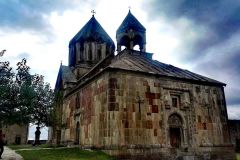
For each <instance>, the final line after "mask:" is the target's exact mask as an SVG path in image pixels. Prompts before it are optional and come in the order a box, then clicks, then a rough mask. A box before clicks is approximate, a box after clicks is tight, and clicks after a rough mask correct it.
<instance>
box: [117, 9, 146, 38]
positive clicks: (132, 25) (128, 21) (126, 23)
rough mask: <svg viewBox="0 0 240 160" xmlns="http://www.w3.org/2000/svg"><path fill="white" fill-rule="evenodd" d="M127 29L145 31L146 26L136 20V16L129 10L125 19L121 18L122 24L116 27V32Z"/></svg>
mask: <svg viewBox="0 0 240 160" xmlns="http://www.w3.org/2000/svg"><path fill="white" fill-rule="evenodd" d="M128 29H133V30H135V31H140V32H146V28H145V27H144V26H143V25H142V24H141V23H140V22H139V21H138V20H137V18H136V17H135V16H134V15H133V14H132V13H131V11H130V10H129V12H128V14H127V16H126V17H125V19H124V20H123V22H122V24H121V25H120V26H119V28H118V29H117V34H118V33H122V32H125V31H126V30H128Z"/></svg>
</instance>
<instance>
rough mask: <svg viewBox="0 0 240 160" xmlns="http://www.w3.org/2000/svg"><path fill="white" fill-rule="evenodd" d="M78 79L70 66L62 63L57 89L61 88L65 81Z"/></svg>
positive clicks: (73, 81)
mask: <svg viewBox="0 0 240 160" xmlns="http://www.w3.org/2000/svg"><path fill="white" fill-rule="evenodd" d="M76 82H77V79H76V77H75V75H74V74H73V73H72V71H71V69H70V67H68V66H64V65H62V63H61V65H60V67H59V71H58V76H57V81H56V84H55V90H59V89H61V87H62V85H63V83H76Z"/></svg>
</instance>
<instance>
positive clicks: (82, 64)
mask: <svg viewBox="0 0 240 160" xmlns="http://www.w3.org/2000/svg"><path fill="white" fill-rule="evenodd" d="M116 42H117V47H116V53H115V44H114V42H113V40H112V39H111V38H110V37H109V35H108V34H107V33H106V31H105V30H104V29H103V28H102V26H101V25H100V24H99V22H98V21H97V20H96V18H95V17H94V15H93V16H92V17H91V19H90V20H89V21H88V22H87V23H86V24H85V25H84V26H83V28H82V29H81V30H80V31H79V32H78V33H77V34H76V35H75V36H74V37H73V38H72V39H71V41H70V43H69V57H68V58H69V63H68V65H67V66H65V65H62V64H61V65H60V68H59V72H58V76H57V81H56V86H55V91H56V92H57V93H59V94H58V95H60V98H58V100H57V103H56V108H57V112H56V113H58V115H59V117H60V119H59V120H60V125H58V126H55V127H54V131H53V134H54V135H53V136H52V137H53V139H52V140H53V141H55V142H56V143H61V144H67V145H71V144H78V145H79V146H80V147H82V148H93V149H101V150H103V151H105V152H107V153H109V154H111V155H115V156H118V157H120V158H126V157H128V158H129V157H132V158H134V157H135V158H139V157H140V158H139V159H144V158H145V159H150V158H152V159H161V158H162V159H175V158H178V157H182V159H185V158H189V159H224V160H228V159H229V160H232V159H235V155H234V150H233V146H232V145H231V141H230V134H229V129H228V116H227V108H226V101H225V95H224V87H225V86H226V84H224V83H222V82H219V81H216V80H213V79H210V78H207V77H204V76H201V75H199V74H196V73H193V72H190V71H188V70H186V69H180V68H178V67H175V66H173V65H169V64H164V63H161V62H159V61H157V60H153V59H152V55H153V53H149V52H146V29H145V27H144V26H143V25H142V24H141V23H140V22H139V21H138V20H137V19H136V17H135V16H134V15H133V14H132V13H131V11H129V13H128V14H127V16H126V17H125V19H124V20H123V22H122V23H121V25H120V26H119V28H118V29H117V32H116ZM135 46H138V47H139V49H138V50H135V48H136V47H135Z"/></svg>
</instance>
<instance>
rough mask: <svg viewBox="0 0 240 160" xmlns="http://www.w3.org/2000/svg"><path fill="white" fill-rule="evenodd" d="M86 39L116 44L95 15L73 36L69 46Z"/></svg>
mask: <svg viewBox="0 0 240 160" xmlns="http://www.w3.org/2000/svg"><path fill="white" fill-rule="evenodd" d="M86 40H93V41H104V42H106V43H107V44H109V45H113V46H115V45H114V42H113V40H112V39H111V38H110V36H109V35H108V34H107V33H106V31H105V30H104V29H103V28H102V26H101V25H100V24H99V23H98V21H97V20H96V19H95V17H94V16H92V18H91V19H90V20H89V21H88V22H87V23H86V24H85V25H84V26H83V28H82V29H81V30H80V31H79V32H78V33H77V34H76V35H75V36H74V37H73V38H72V40H71V41H70V42H69V46H70V45H72V44H75V43H76V42H83V41H86Z"/></svg>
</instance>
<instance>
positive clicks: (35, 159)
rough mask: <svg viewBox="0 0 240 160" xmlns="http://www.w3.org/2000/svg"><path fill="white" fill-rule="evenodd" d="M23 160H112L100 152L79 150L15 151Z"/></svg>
mask: <svg viewBox="0 0 240 160" xmlns="http://www.w3.org/2000/svg"><path fill="white" fill-rule="evenodd" d="M16 152H17V153H19V154H20V155H22V157H23V158H24V160H113V158H112V157H110V156H109V155H107V154H105V153H103V152H101V151H87V150H81V149H80V148H52V149H38V150H18V151H16Z"/></svg>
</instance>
